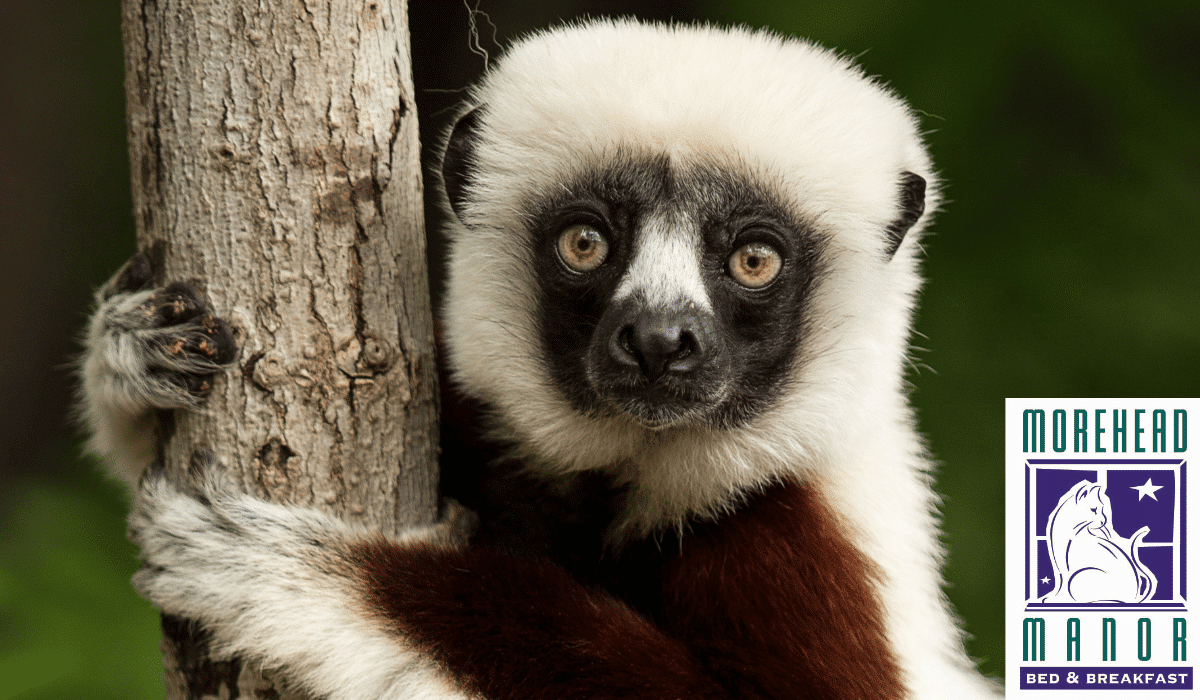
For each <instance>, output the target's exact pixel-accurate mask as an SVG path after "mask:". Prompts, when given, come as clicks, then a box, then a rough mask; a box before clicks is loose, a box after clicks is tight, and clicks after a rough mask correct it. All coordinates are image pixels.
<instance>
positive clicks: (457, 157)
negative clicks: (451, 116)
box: [442, 107, 483, 221]
mask: <svg viewBox="0 0 1200 700" xmlns="http://www.w3.org/2000/svg"><path fill="white" fill-rule="evenodd" d="M482 116H483V107H476V108H475V109H472V110H471V111H470V112H467V113H466V114H464V115H462V117H460V118H459V120H458V122H457V123H456V124H455V125H454V129H453V130H452V131H451V132H450V141H449V142H448V143H447V144H446V154H445V155H444V156H443V157H442V184H443V185H445V187H446V196H447V197H449V198H450V207H451V208H452V209H453V210H454V213H455V214H457V215H458V219H459V221H462V220H463V205H464V204H465V202H466V196H467V195H466V191H467V188H468V186H470V184H471V180H472V179H473V178H474V176H475V169H476V167H477V165H476V159H475V146H476V144H477V142H478V135H479V124H480V119H481V118H482Z"/></svg>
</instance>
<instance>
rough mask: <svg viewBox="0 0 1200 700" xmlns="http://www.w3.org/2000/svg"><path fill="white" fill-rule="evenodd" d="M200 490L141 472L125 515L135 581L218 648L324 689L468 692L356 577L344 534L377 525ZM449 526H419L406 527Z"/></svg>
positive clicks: (446, 697)
mask: <svg viewBox="0 0 1200 700" xmlns="http://www.w3.org/2000/svg"><path fill="white" fill-rule="evenodd" d="M203 495H204V497H205V498H207V499H208V501H209V502H210V503H211V505H205V504H203V503H202V502H201V501H199V500H197V499H196V498H195V497H193V496H192V495H188V494H185V493H182V492H180V491H178V490H176V489H175V488H174V487H173V486H171V485H170V483H169V482H168V481H167V480H166V479H165V478H163V477H162V476H161V475H159V476H151V477H148V478H147V479H146V483H145V484H144V485H143V487H142V489H141V493H140V495H139V498H138V500H137V508H136V509H135V510H134V512H133V513H132V514H131V515H130V519H129V525H130V532H131V535H132V536H133V538H134V540H135V541H136V542H137V544H138V545H139V546H140V547H141V550H142V554H143V556H144V557H145V559H146V562H147V566H146V568H143V569H142V570H141V571H139V572H138V573H137V574H136V575H135V576H134V584H135V585H136V586H137V588H138V590H139V592H141V593H142V595H144V596H146V597H147V598H149V599H150V600H151V601H153V602H154V604H155V605H157V606H159V607H160V608H162V609H163V610H164V611H165V612H167V613H170V614H174V615H178V616H181V617H185V618H187V619H191V620H195V621H197V622H200V623H201V624H203V625H204V627H205V629H207V630H208V631H209V632H210V633H211V635H212V637H211V644H212V652H213V655H214V657H215V658H224V657H227V656H233V655H238V656H241V657H242V658H244V659H248V660H250V661H251V662H253V663H257V664H261V665H262V666H263V667H265V668H268V669H279V668H283V669H285V670H286V677H287V678H288V679H289V681H290V682H294V683H297V684H299V685H301V686H302V687H304V688H305V689H307V690H308V691H310V692H311V693H314V694H316V695H318V696H320V697H325V698H329V700H365V699H370V700H466V698H467V697H468V695H467V694H466V693H464V692H463V691H462V690H460V689H458V688H456V687H455V684H454V683H453V682H452V681H451V680H450V678H449V677H448V676H447V675H446V674H444V673H443V672H442V671H441V669H439V667H438V665H437V664H436V663H435V662H434V661H433V660H432V659H430V658H429V657H428V656H426V655H424V654H422V653H420V652H418V651H417V650H415V649H413V648H412V647H411V646H409V645H408V644H406V643H405V641H404V640H403V639H402V638H400V637H398V636H397V635H396V633H395V631H394V630H392V629H389V628H388V626H387V625H386V623H385V622H384V621H383V620H382V619H380V618H378V617H376V616H375V615H373V614H372V613H371V611H370V609H369V607H368V605H367V603H366V601H365V600H364V599H363V597H362V592H361V591H360V590H359V589H358V588H357V587H356V586H353V585H352V582H354V581H356V580H357V579H352V578H351V576H350V575H349V574H350V569H349V567H350V564H349V563H347V562H346V561H344V560H343V559H341V555H342V554H343V552H344V550H345V547H346V545H348V544H349V543H351V542H355V541H361V540H369V539H373V538H379V537H381V536H380V535H377V534H372V533H370V532H367V531H366V530H363V529H360V528H356V527H354V526H352V525H349V524H347V523H345V522H343V521H341V520H339V519H337V518H334V517H332V516H329V515H326V514H324V513H321V512H319V511H316V510H313V509H309V508H300V507H296V506H284V505H276V504H272V503H267V502H265V501H262V500H260V499H256V498H253V497H250V496H246V495H242V494H235V493H224V492H223V490H222V489H221V488H219V487H214V486H212V485H207V486H206V487H204V493H203ZM446 536H447V535H446V533H444V532H441V531H438V530H436V529H424V530H416V531H413V532H411V533H409V537H408V538H407V539H409V540H411V539H422V540H430V539H433V540H439V541H441V540H444V539H445V538H446ZM402 541H403V539H402Z"/></svg>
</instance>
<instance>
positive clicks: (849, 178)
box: [445, 22, 997, 699]
mask: <svg viewBox="0 0 1200 700" xmlns="http://www.w3.org/2000/svg"><path fill="white" fill-rule="evenodd" d="M471 102H472V103H473V104H483V105H486V110H485V117H484V119H483V123H482V128H481V132H480V141H479V145H478V149H477V152H476V157H477V163H478V166H479V173H480V175H479V176H478V178H477V180H476V181H475V182H474V186H473V187H472V188H471V189H470V191H469V192H468V196H467V199H468V203H467V205H466V207H465V208H464V217H463V218H464V219H465V222H466V225H464V223H462V222H459V221H452V222H451V224H450V235H451V238H452V242H453V251H452V255H451V266H450V281H449V293H448V295H447V303H446V308H445V318H446V329H447V336H448V341H449V342H448V346H449V349H450V361H451V364H452V367H453V369H454V372H455V378H456V379H457V381H459V382H460V383H461V384H462V385H463V386H464V388H465V389H466V391H467V392H468V393H470V394H474V395H476V396H479V397H481V398H483V399H485V400H486V401H488V402H490V403H492V404H493V405H495V406H497V407H498V409H499V415H500V416H501V417H502V420H503V421H504V423H505V425H504V427H505V429H506V430H507V431H508V432H509V437H510V438H512V439H514V440H515V441H516V442H517V443H518V444H520V445H521V446H522V447H523V449H524V450H525V451H526V454H525V455H524V456H525V457H526V458H527V459H529V460H531V461H533V462H534V463H535V464H537V465H538V466H540V467H541V468H543V469H546V470H552V471H575V470H584V469H595V468H603V469H608V470H611V471H615V472H616V473H617V474H618V475H619V476H620V477H621V479H622V480H623V481H625V482H627V483H628V484H629V485H630V496H629V499H630V504H629V508H628V510H627V514H626V516H625V519H624V521H623V522H621V523H620V525H619V527H618V528H617V531H616V532H614V533H611V535H612V538H613V539H615V540H618V541H619V540H622V539H624V538H626V537H628V536H634V535H640V534H645V533H647V532H649V531H651V530H653V529H654V528H657V527H662V526H664V525H667V526H669V525H673V524H679V523H681V522H683V520H684V519H685V518H687V517H688V516H693V515H700V516H705V515H715V514H718V513H720V512H721V511H723V510H725V509H727V508H729V507H731V506H734V505H736V503H737V502H738V501H739V500H740V498H741V496H742V494H745V493H747V492H749V491H752V490H755V489H759V488H763V487H764V486H766V485H768V484H770V483H771V482H773V481H774V480H776V479H778V478H781V477H785V476H799V477H801V478H804V479H808V480H810V481H812V482H813V483H815V484H816V485H818V487H819V488H820V489H821V491H822V492H823V493H824V494H825V497H826V498H827V499H828V500H829V501H830V502H831V504H832V505H833V506H834V507H835V509H836V510H837V512H838V514H839V516H840V517H841V519H842V524H843V526H844V527H845V528H846V529H847V530H848V531H849V534H850V536H851V538H852V540H853V541H854V542H855V543H856V544H857V545H858V546H859V547H860V548H861V549H862V550H863V551H864V552H865V553H866V554H867V555H868V556H869V557H870V558H871V559H872V560H873V561H874V562H875V563H876V564H877V565H878V568H879V570H880V571H881V573H882V578H883V583H882V585H881V588H880V598H881V600H882V602H883V607H884V611H885V616H886V623H887V630H888V636H889V639H890V641H891V642H892V646H893V648H895V650H896V651H897V654H898V655H899V658H900V661H901V664H902V668H903V672H904V681H905V683H906V685H907V687H908V688H909V690H910V692H911V696H912V697H914V698H921V699H925V698H955V699H960V698H984V697H996V694H997V689H996V687H995V685H994V684H992V683H991V682H989V681H987V680H985V679H984V678H983V677H982V676H980V675H979V674H978V673H977V672H976V671H975V670H974V668H973V664H972V663H971V661H970V660H969V659H968V658H967V656H966V654H965V652H964V649H963V645H962V633H961V631H960V629H959V627H958V625H957V623H956V620H955V619H954V617H953V614H952V613H951V612H950V610H949V607H948V604H947V602H946V600H945V597H944V595H943V594H942V590H941V588H942V584H943V581H942V577H941V566H942V558H943V553H942V549H941V547H940V545H939V543H938V522H937V518H936V515H935V511H936V496H935V495H934V493H933V491H932V489H931V488H930V480H931V479H930V476H929V470H930V463H929V460H928V457H927V456H926V454H925V451H924V448H923V446H922V444H921V441H920V439H919V438H918V436H917V435H916V433H915V430H914V427H913V418H912V414H911V409H910V408H909V407H908V402H907V398H906V396H905V393H904V388H903V370H904V360H905V355H906V350H907V342H908V335H909V332H910V320H911V314H912V308H913V305H914V302H915V295H916V293H917V291H918V290H919V287H920V284H921V280H920V275H919V265H918V261H917V258H916V252H917V251H918V249H919V245H918V242H919V240H920V235H921V232H922V230H923V228H924V226H925V224H926V222H927V220H928V218H929V217H928V216H925V217H923V218H922V220H921V221H920V222H919V223H918V224H917V225H916V226H915V227H914V228H913V229H912V230H910V231H909V232H908V234H907V237H906V238H905V240H904V242H903V244H902V245H901V246H900V249H899V250H898V251H897V252H896V254H895V256H894V257H893V258H892V259H891V260H890V261H889V260H888V258H887V257H886V255H885V254H884V252H883V251H884V250H885V246H886V241H885V239H884V231H885V229H886V227H887V225H888V224H889V223H890V222H891V221H893V220H894V219H895V218H896V217H897V216H898V214H899V201H898V199H899V192H900V175H901V173H902V172H904V171H911V172H914V173H917V174H919V175H921V176H922V177H923V178H925V180H926V181H927V183H928V188H927V192H926V211H927V212H931V211H933V210H934V209H936V207H937V203H938V187H937V182H936V178H935V176H934V173H933V171H932V166H931V164H930V162H929V160H928V157H927V155H926V153H925V149H924V146H923V144H922V141H921V138H920V135H919V127H918V124H917V121H916V119H915V118H914V117H913V115H912V113H911V112H910V110H909V109H908V108H907V106H906V105H905V104H904V103H903V102H902V101H901V100H899V99H898V98H897V97H895V96H894V95H893V94H892V93H891V92H890V91H889V90H887V89H886V88H884V87H882V86H880V85H879V84H877V83H876V82H875V81H873V80H871V79H869V78H867V77H865V76H864V75H863V74H862V72H861V70H860V69H858V68H857V67H855V66H853V65H852V64H850V63H849V62H848V61H846V60H844V59H842V58H840V57H838V56H836V55H834V54H832V53H830V52H828V51H826V50H824V49H821V48H819V47H816V46H814V45H812V44H808V43H805V42H801V41H796V40H788V39H783V38H780V37H778V36H776V35H773V34H770V33H765V32H751V31H748V30H741V29H734V30H721V29H715V28H705V27H680V26H661V25H642V24H637V23H632V22H597V23H592V24H587V25H582V26H576V27H568V28H565V29H562V30H556V31H553V32H548V33H544V34H538V35H535V36H533V37H530V38H529V39H527V40H525V41H524V42H522V43H521V44H518V45H517V46H515V47H514V48H513V49H512V50H511V51H510V52H509V53H508V55H507V56H506V57H505V58H504V59H503V61H501V62H500V64H499V66H498V67H497V68H495V69H494V70H493V71H492V72H491V73H489V74H488V75H487V77H486V78H485V80H484V81H483V83H482V84H481V85H480V86H479V87H478V88H477V89H476V91H475V92H474V93H473V95H472V99H471ZM631 154H639V155H649V156H661V155H664V154H665V155H667V156H668V157H669V158H670V159H671V162H672V163H689V162H696V163H704V164H715V165H718V166H720V167H722V168H725V169H728V170H731V171H733V172H735V173H738V174H739V175H740V176H742V177H746V178H748V179H750V180H751V181H753V182H756V183H758V184H759V185H760V186H761V187H762V188H764V189H767V190H769V191H772V192H774V193H776V194H777V196H778V197H779V198H780V200H781V204H783V205H784V206H786V207H788V208H790V210H791V211H792V212H793V213H794V215H795V216H796V218H797V219H799V220H801V221H805V222H810V223H811V225H812V226H813V229H814V231H815V232H816V233H817V234H818V235H821V236H822V237H823V238H824V239H825V241H826V246H825V248H824V259H823V261H822V263H823V271H822V276H821V279H820V281H819V284H818V285H817V286H816V289H815V292H814V296H813V298H812V300H811V302H810V303H811V307H810V308H811V328H810V329H809V331H808V333H806V334H805V337H804V338H803V341H802V342H803V347H802V348H801V352H800V353H799V358H798V361H797V363H796V365H795V368H794V369H793V372H792V377H791V378H790V382H791V384H792V386H793V387H794V388H793V390H791V391H789V392H787V394H786V396H784V397H783V399H782V400H781V401H780V402H779V404H778V405H777V406H775V407H774V408H773V409H771V410H770V411H768V412H766V413H765V414H763V415H762V416H760V417H759V418H757V419H755V420H754V421H753V422H752V423H751V424H750V425H749V426H746V427H743V428H741V429H737V430H731V431H714V430H710V429H703V428H690V427H683V428H674V429H668V430H660V431H654V430H647V429H644V428H642V427H640V426H639V425H638V424H637V423H636V422H635V421H633V420H631V419H627V418H623V417H588V416H583V415H580V414H578V413H576V412H574V411H573V410H572V409H571V407H570V405H569V404H568V402H567V400H566V399H565V398H563V397H562V396H561V395H560V394H559V393H558V392H557V391H556V390H555V389H554V387H553V386H552V384H551V383H550V382H548V381H547V380H546V378H545V377H546V375H545V368H544V367H542V366H541V365H540V363H539V362H538V360H537V359H536V358H537V357H538V354H539V349H538V341H537V338H538V336H537V329H536V326H535V324H534V319H533V318H532V317H531V315H532V314H531V311H530V310H531V309H534V308H536V304H537V301H536V300H537V291H536V289H535V286H534V285H535V282H534V275H533V274H532V270H531V262H530V260H529V249H530V241H531V238H530V236H531V234H530V232H529V231H528V230H527V229H526V227H525V219H524V218H523V216H522V205H523V203H524V202H526V201H528V200H529V199H530V198H531V197H533V196H536V195H537V193H539V192H550V191H553V190H554V189H555V188H558V187H561V185H560V183H564V182H571V181H573V180H574V179H575V178H576V177H577V176H578V175H579V174H581V173H586V172H589V171H594V170H596V169H602V168H604V167H606V166H607V165H615V164H617V163H619V162H620V161H621V160H622V159H624V158H627V157H629V156H630V155H631ZM650 233H651V240H652V241H654V242H653V243H652V244H651V245H649V246H647V247H646V251H649V252H648V254H647V257H645V258H640V257H639V258H638V259H637V260H636V261H635V263H634V267H633V269H632V270H631V271H630V274H629V276H628V278H627V279H626V280H625V282H624V283H623V284H624V286H622V288H621V292H620V293H621V294H628V293H630V292H631V291H632V290H633V288H634V287H635V286H637V287H640V288H643V289H652V290H655V291H654V294H655V296H656V297H662V298H663V299H667V298H668V297H671V296H672V295H676V296H683V297H685V298H695V296H694V295H695V292H694V290H693V289H692V284H691V283H690V282H689V280H690V277H689V276H688V275H686V274H685V275H684V276H683V277H682V278H681V279H680V278H678V273H679V271H680V270H684V271H690V270H691V261H690V260H687V261H686V262H685V258H687V255H694V253H692V252H688V251H679V250H678V246H674V245H673V244H672V242H673V241H680V240H684V239H683V238H675V237H669V236H667V235H665V232H663V231H662V230H661V228H660V229H654V228H653V227H650ZM684 253H687V255H685V254H684ZM656 275H667V276H670V278H671V280H672V281H670V282H666V281H661V280H659V281H654V280H652V278H653V277H654V276H656Z"/></svg>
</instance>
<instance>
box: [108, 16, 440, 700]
mask: <svg viewBox="0 0 1200 700" xmlns="http://www.w3.org/2000/svg"><path fill="white" fill-rule="evenodd" d="M406 10H407V8H406V3H405V2H404V0H362V1H358V2H352V1H350V0H301V1H300V2H265V1H264V0H260V1H259V2H253V1H251V0H157V1H156V0H123V14H124V39H125V63H126V74H125V90H126V99H127V101H128V123H129V152H130V161H131V164H132V168H131V169H132V174H133V201H134V214H135V217H136V220H137V227H138V244H139V247H140V248H141V249H142V250H150V251H154V252H155V253H157V254H158V255H159V256H160V257H161V260H162V263H163V264H162V269H163V274H164V280H167V281H169V280H176V279H184V280H195V281H197V282H198V284H199V285H200V287H201V288H202V289H204V290H205V291H206V293H207V296H208V298H209V300H210V302H211V303H212V305H213V307H214V308H215V309H216V311H217V313H218V314H220V315H222V316H224V317H225V319H226V320H228V321H229V323H230V325H231V326H232V327H233V329H234V333H235V335H236V337H237V340H238V344H239V347H240V349H241V350H240V354H239V356H238V359H237V361H236V365H235V367H234V368H232V369H231V371H228V372H226V373H224V376H223V377H222V378H221V379H219V380H218V382H217V383H216V386H215V388H214V390H213V392H212V394H211V395H210V397H209V398H208V400H207V402H206V403H205V405H204V407H203V408H202V409H201V410H200V411H198V412H195V413H188V414H181V415H178V416H177V417H176V419H175V420H174V421H173V426H170V427H168V429H167V430H165V431H164V432H165V442H164V444H165V447H164V460H165V462H166V465H167V469H168V470H169V471H170V472H171V473H174V474H176V475H179V474H180V473H181V472H182V470H185V469H187V468H188V465H189V463H190V460H191V459H193V456H194V455H197V454H201V453H203V452H205V451H207V452H211V453H212V454H213V455H215V456H216V457H218V458H219V460H220V462H221V464H222V467H221V468H223V469H224V470H226V471H227V472H228V473H229V474H230V475H231V476H232V479H233V481H235V482H240V483H241V484H242V486H243V488H245V489H247V490H250V491H251V492H255V493H258V494H260V495H262V496H264V497H266V498H269V499H272V500H277V501H283V502H287V503H297V504H304V505H313V506H316V507H319V508H323V509H326V510H329V511H331V512H334V513H336V514H338V515H339V516H342V517H344V518H346V519H347V520H351V521H355V522H360V523H366V524H369V525H370V526H372V527H374V528H377V529H379V530H382V531H384V532H387V533H395V532H397V531H398V530H400V529H402V528H404V527H406V526H410V525H413V524H417V523H421V522H429V521H431V520H432V519H433V518H434V517H435V512H436V506H437V502H436V485H437V476H436V470H435V469H436V468H435V458H436V453H435V450H436V446H437V424H436V398H435V396H436V393H437V392H436V381H437V379H436V367H435V362H434V356H433V333H432V322H431V318H430V312H429V294H428V281H427V273H426V269H425V238H424V229H423V223H422V211H421V179H420V173H421V171H420V166H419V148H418V143H417V122H416V114H415V111H414V108H413V87H412V77H411V68H410V62H409V61H410V59H409V49H408V22H407V15H406ZM164 280H159V282H162V281H164ZM168 422H171V421H168ZM163 630H164V640H163V649H164V656H165V663H166V666H167V678H168V698H172V699H182V698H188V699H199V698H205V699H208V698H217V697H221V698H225V697H238V698H264V699H265V698H279V697H281V693H283V694H282V697H294V696H289V695H288V694H287V693H286V692H284V691H282V690H281V689H279V688H273V687H272V681H271V680H269V679H263V678H262V677H261V676H260V675H259V673H258V670H257V669H254V668H250V667H248V666H244V665H243V664H241V663H240V662H239V661H237V660H235V661H234V662H232V663H229V662H226V663H213V662H211V661H210V660H209V659H207V658H206V656H205V647H204V642H203V639H202V636H201V635H196V634H194V633H193V632H192V631H191V626H190V625H187V624H185V623H182V622H181V621H177V620H172V619H165V620H164V625H163Z"/></svg>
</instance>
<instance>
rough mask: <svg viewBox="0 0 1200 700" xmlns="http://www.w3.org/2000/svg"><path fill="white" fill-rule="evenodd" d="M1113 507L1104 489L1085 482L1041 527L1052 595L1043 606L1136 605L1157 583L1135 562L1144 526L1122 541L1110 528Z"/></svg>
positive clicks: (1146, 597)
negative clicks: (1050, 570)
mask: <svg viewBox="0 0 1200 700" xmlns="http://www.w3.org/2000/svg"><path fill="white" fill-rule="evenodd" d="M1111 509H1112V504H1111V503H1110V502H1109V500H1108V496H1107V495H1106V494H1105V493H1104V487H1103V486H1100V485H1099V484H1094V483H1092V482H1090V481H1081V482H1079V483H1078V484H1075V485H1074V486H1072V487H1071V488H1070V489H1069V490H1068V491H1067V492H1066V493H1065V494H1063V497H1062V498H1061V499H1059V501H1058V506H1056V507H1055V509H1054V512H1052V513H1051V514H1050V519H1049V520H1048V521H1047V522H1046V533H1047V534H1048V535H1049V538H1048V539H1049V544H1050V560H1051V562H1052V563H1053V565H1054V577H1055V584H1054V590H1053V591H1051V592H1050V593H1049V594H1048V595H1046V596H1045V597H1043V598H1042V599H1041V602H1043V603H1141V602H1143V601H1145V600H1148V599H1150V598H1151V597H1152V596H1153V595H1154V590H1155V589H1156V588H1157V587H1158V580H1157V579H1155V578H1154V574H1153V573H1152V572H1150V571H1149V570H1148V569H1146V568H1145V567H1144V566H1142V562H1141V561H1139V560H1138V555H1137V548H1138V546H1139V544H1140V543H1141V540H1142V538H1143V537H1145V536H1146V533H1148V532H1150V528H1149V527H1143V528H1142V529H1140V530H1138V531H1137V532H1135V533H1133V537H1131V538H1129V539H1126V538H1124V537H1121V536H1120V535H1118V534H1116V533H1115V532H1113V531H1112V529H1111V528H1109V512H1110V511H1111Z"/></svg>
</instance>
